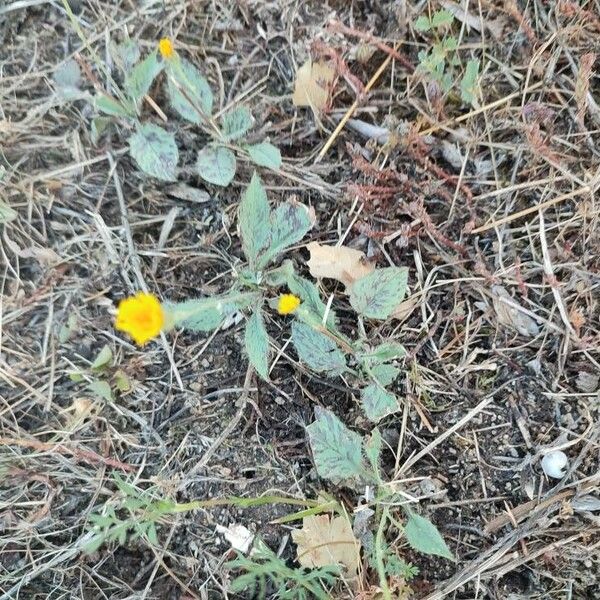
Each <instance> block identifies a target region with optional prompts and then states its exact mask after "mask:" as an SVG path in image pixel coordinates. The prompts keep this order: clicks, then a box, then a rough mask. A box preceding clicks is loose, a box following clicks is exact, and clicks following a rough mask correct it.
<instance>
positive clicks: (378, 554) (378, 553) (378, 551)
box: [375, 506, 392, 600]
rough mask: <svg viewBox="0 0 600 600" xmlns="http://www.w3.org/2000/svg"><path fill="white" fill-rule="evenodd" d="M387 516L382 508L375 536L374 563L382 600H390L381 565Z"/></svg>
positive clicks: (383, 568) (386, 512) (383, 567)
mask: <svg viewBox="0 0 600 600" xmlns="http://www.w3.org/2000/svg"><path fill="white" fill-rule="evenodd" d="M388 516H389V510H388V508H387V506H385V507H383V512H382V515H381V519H380V520H379V526H378V527H377V535H376V537H375V562H376V564H377V575H378V577H379V586H380V587H381V592H382V594H383V598H384V600H392V593H391V592H390V588H389V586H388V582H387V575H386V574H385V565H384V564H383V552H382V548H383V543H384V542H383V534H384V531H383V530H384V529H385V525H386V523H387V520H388Z"/></svg>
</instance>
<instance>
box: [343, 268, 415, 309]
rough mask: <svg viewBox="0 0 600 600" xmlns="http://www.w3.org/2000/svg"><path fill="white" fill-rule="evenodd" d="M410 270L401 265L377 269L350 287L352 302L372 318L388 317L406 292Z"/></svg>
mask: <svg viewBox="0 0 600 600" xmlns="http://www.w3.org/2000/svg"><path fill="white" fill-rule="evenodd" d="M407 281H408V270H407V269H406V268H400V267H387V268H385V269H376V270H375V271H373V272H372V273H369V274H368V275H365V276H364V277H361V278H360V279H358V280H357V281H355V282H354V283H353V284H352V287H351V288H350V304H351V305H352V307H353V308H354V310H356V312H358V313H360V314H361V315H364V316H365V317H369V318H370V319H387V318H388V317H389V316H390V315H391V314H392V312H393V311H394V309H395V308H396V307H397V306H398V304H399V303H400V302H401V301H402V299H403V298H404V294H405V293H406V284H407Z"/></svg>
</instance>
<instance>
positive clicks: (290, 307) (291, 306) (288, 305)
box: [277, 294, 300, 315]
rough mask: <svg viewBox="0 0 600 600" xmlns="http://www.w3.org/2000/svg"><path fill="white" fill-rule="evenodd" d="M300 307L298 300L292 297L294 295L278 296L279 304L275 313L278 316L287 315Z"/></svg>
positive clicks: (296, 297)
mask: <svg viewBox="0 0 600 600" xmlns="http://www.w3.org/2000/svg"><path fill="white" fill-rule="evenodd" d="M299 306H300V298H298V296H294V294H283V295H282V296H279V302H278V303H277V312H278V313H279V314H280V315H289V314H290V313H293V312H294V311H295V310H296V309H297V308H298V307H299Z"/></svg>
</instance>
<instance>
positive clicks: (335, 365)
mask: <svg viewBox="0 0 600 600" xmlns="http://www.w3.org/2000/svg"><path fill="white" fill-rule="evenodd" d="M292 343H293V344H294V348H296V352H297V353H298V358H299V359H300V360H301V361H302V362H304V363H306V364H307V365H308V367H310V369H312V370H313V371H316V372H317V373H323V372H324V373H327V374H328V375H340V374H341V373H343V372H344V371H345V370H346V357H345V356H344V353H343V352H342V351H341V350H340V349H339V348H338V347H337V345H336V344H335V342H333V341H332V340H331V339H329V338H328V337H327V336H326V335H324V334H323V333H321V332H319V331H316V330H315V329H313V328H312V327H311V326H310V325H306V323H300V322H298V321H295V322H294V323H293V324H292Z"/></svg>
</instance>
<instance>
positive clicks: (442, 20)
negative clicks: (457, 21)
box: [431, 10, 454, 28]
mask: <svg viewBox="0 0 600 600" xmlns="http://www.w3.org/2000/svg"><path fill="white" fill-rule="evenodd" d="M453 21H454V15H453V14H452V13H451V12H450V11H449V10H438V11H437V12H435V13H433V17H432V19H431V25H432V27H435V28H438V27H444V26H445V25H452V22H453Z"/></svg>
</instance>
